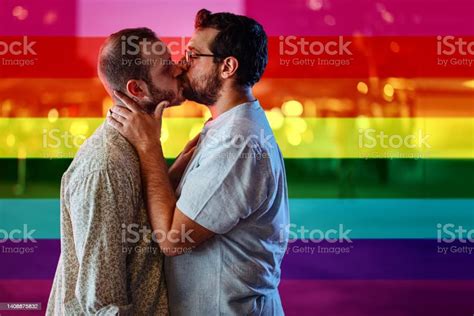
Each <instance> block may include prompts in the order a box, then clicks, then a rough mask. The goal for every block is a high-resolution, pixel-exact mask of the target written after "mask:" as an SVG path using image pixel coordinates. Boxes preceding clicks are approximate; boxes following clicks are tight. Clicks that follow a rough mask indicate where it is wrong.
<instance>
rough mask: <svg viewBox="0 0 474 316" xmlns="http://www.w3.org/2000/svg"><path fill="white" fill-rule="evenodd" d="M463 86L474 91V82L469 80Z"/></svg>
mask: <svg viewBox="0 0 474 316" xmlns="http://www.w3.org/2000/svg"><path fill="white" fill-rule="evenodd" d="M462 85H463V86H464V87H466V88H471V89H474V80H467V81H464V82H463V83H462Z"/></svg>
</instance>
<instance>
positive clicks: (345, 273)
mask: <svg viewBox="0 0 474 316" xmlns="http://www.w3.org/2000/svg"><path fill="white" fill-rule="evenodd" d="M318 247H319V248H318ZM438 247H470V248H471V250H472V252H471V254H470V255H469V254H466V253H464V254H463V253H455V252H453V251H451V249H452V250H455V249H454V248H449V249H448V250H450V251H448V253H447V254H441V253H438ZM335 249H339V250H341V249H346V250H347V251H348V253H341V254H334V253H327V252H328V251H331V250H335ZM456 250H461V248H456ZM311 251H313V253H312V254H311ZM324 252H326V253H324ZM473 266H474V244H473V243H467V244H463V243H460V242H455V243H452V244H438V243H437V241H436V240H432V239H357V240H352V244H349V243H347V242H346V243H336V244H334V243H333V244H331V243H328V242H321V243H318V244H315V243H304V242H303V241H301V240H298V241H295V242H293V243H291V244H290V245H289V247H288V249H287V255H286V256H285V258H284V259H283V264H282V278H283V279H328V280H329V279H332V280H336V279H339V280H343V279H346V280H364V279H367V280H372V279H399V280H402V279H404V280H418V279H425V280H429V279H433V280H440V279H457V280H471V279H474V269H473V268H472V267H473Z"/></svg>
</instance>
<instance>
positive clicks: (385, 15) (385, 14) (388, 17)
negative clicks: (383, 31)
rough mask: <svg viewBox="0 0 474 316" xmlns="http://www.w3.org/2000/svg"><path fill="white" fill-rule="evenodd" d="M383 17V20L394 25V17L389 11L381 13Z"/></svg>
mask: <svg viewBox="0 0 474 316" xmlns="http://www.w3.org/2000/svg"><path fill="white" fill-rule="evenodd" d="M380 14H381V15H382V19H383V20H384V21H385V22H387V23H388V24H392V23H393V21H394V18H393V15H392V14H391V13H390V12H388V11H382V12H381V13H380Z"/></svg>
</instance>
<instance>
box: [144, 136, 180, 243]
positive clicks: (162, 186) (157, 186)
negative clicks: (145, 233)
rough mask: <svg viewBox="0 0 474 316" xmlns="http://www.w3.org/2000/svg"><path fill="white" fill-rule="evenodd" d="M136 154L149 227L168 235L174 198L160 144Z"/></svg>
mask: <svg viewBox="0 0 474 316" xmlns="http://www.w3.org/2000/svg"><path fill="white" fill-rule="evenodd" d="M138 154H139V156H140V166H141V172H142V178H143V184H144V187H145V192H146V199H147V206H148V216H149V218H150V222H151V226H152V228H153V230H154V231H158V232H160V233H163V234H168V232H169V231H170V229H171V225H172V223H173V214H174V209H175V206H176V196H175V193H174V190H173V187H172V185H171V182H170V180H169V177H168V166H167V165H166V161H165V158H164V156H163V150H162V148H161V144H160V143H157V144H156V145H155V146H153V147H152V148H147V149H143V150H139V151H138Z"/></svg>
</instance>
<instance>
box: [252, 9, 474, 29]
mask: <svg viewBox="0 0 474 316" xmlns="http://www.w3.org/2000/svg"><path fill="white" fill-rule="evenodd" d="M321 5H322V6H321ZM320 6H321V7H320ZM311 7H312V8H313V9H311ZM473 12H474V1H472V0H453V1H442V0H380V1H373V0H358V1H356V2H354V1H349V0H338V1H327V0H292V1H288V0H274V1H256V0H247V1H246V14H247V15H249V16H251V17H253V18H255V19H256V20H257V21H259V22H260V23H261V24H262V25H263V26H264V28H265V30H266V32H267V34H268V35H274V36H278V35H352V34H355V33H357V34H362V35H366V36H372V35H379V36H387V35H403V36H412V35H473V34H474V23H472V13H473Z"/></svg>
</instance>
